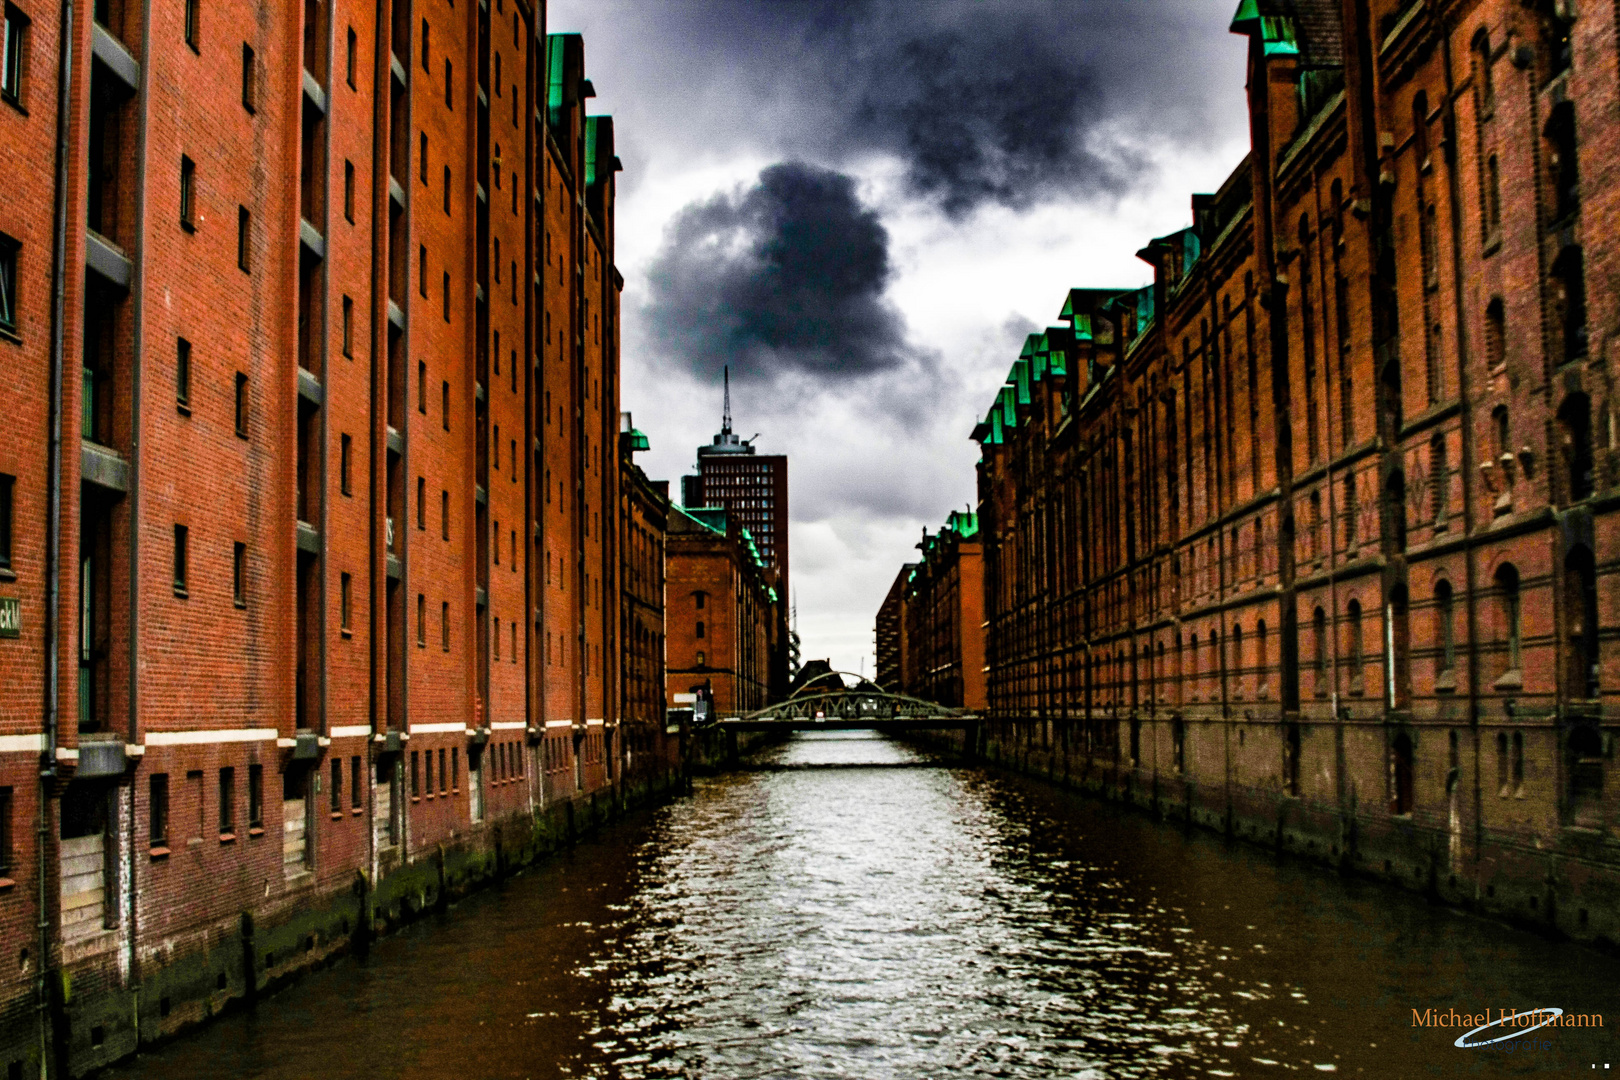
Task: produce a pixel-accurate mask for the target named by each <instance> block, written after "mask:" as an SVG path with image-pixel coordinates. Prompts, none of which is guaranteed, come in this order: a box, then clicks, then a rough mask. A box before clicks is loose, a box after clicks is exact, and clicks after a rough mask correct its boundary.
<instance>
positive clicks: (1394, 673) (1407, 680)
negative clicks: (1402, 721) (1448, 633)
mask: <svg viewBox="0 0 1620 1080" xmlns="http://www.w3.org/2000/svg"><path fill="white" fill-rule="evenodd" d="M1410 606H1411V605H1410V604H1409V603H1408V602H1407V591H1406V586H1405V585H1397V586H1395V588H1394V589H1392V590H1390V594H1389V613H1388V618H1389V642H1388V644H1389V646H1390V648H1391V655H1389V656H1388V657H1386V658H1385V659H1384V666H1385V670H1386V671H1388V673H1389V674H1388V677H1389V680H1390V682H1389V695H1388V696H1389V707H1390V708H1392V709H1404V708H1406V707H1407V706H1409V705H1410V704H1411V703H1412V664H1411V656H1412V649H1411V642H1412V638H1411V628H1410V622H1411V617H1410V615H1409V609H1410Z"/></svg>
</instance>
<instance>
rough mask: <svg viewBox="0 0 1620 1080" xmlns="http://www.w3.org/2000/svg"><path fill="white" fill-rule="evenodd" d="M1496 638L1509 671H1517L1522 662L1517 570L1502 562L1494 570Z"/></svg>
mask: <svg viewBox="0 0 1620 1080" xmlns="http://www.w3.org/2000/svg"><path fill="white" fill-rule="evenodd" d="M1496 597H1497V607H1498V614H1497V624H1498V638H1497V640H1498V641H1499V642H1500V643H1501V645H1502V648H1503V652H1504V653H1505V654H1506V660H1507V668H1506V670H1507V671H1509V672H1518V671H1519V670H1520V669H1521V667H1522V664H1523V659H1522V656H1521V649H1520V644H1521V642H1520V636H1519V630H1520V628H1519V571H1518V570H1517V569H1515V568H1514V567H1513V565H1512V564H1511V563H1503V564H1502V565H1501V566H1500V567H1498V568H1497V571H1496Z"/></svg>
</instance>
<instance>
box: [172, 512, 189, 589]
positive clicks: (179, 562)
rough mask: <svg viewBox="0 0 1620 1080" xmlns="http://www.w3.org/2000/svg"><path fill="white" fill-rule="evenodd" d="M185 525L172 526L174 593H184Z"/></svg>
mask: <svg viewBox="0 0 1620 1080" xmlns="http://www.w3.org/2000/svg"><path fill="white" fill-rule="evenodd" d="M186 531H187V530H186V527H185V526H184V525H176V526H175V527H174V594H175V595H176V596H185V595H186Z"/></svg>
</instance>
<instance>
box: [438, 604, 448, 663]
mask: <svg viewBox="0 0 1620 1080" xmlns="http://www.w3.org/2000/svg"><path fill="white" fill-rule="evenodd" d="M439 648H441V649H443V650H444V651H445V652H449V651H450V603H449V601H445V602H443V603H441V604H440V605H439Z"/></svg>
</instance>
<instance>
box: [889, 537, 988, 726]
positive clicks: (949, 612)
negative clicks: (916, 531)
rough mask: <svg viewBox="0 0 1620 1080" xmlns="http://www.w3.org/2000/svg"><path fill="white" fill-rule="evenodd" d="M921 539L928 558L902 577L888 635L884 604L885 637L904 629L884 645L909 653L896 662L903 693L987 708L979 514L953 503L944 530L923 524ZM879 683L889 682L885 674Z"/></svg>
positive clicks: (956, 706) (980, 709)
mask: <svg viewBox="0 0 1620 1080" xmlns="http://www.w3.org/2000/svg"><path fill="white" fill-rule="evenodd" d="M917 546H918V548H920V549H921V550H922V553H923V558H922V561H921V562H920V563H917V564H915V565H914V566H912V567H910V568H909V569H908V570H907V571H905V572H903V584H901V583H899V582H897V586H898V587H899V589H900V593H899V596H898V603H897V605H896V608H897V610H896V611H895V612H894V615H893V618H894V619H895V620H896V622H895V623H894V624H891V628H890V629H889V630H888V632H887V634H886V633H885V629H884V625H883V622H884V610H880V611H879V619H878V640H879V643H880V644H884V643H885V640H884V639H885V637H886V636H890V635H898V636H899V639H900V640H895V641H893V643H892V644H891V645H889V646H888V648H887V649H885V650H884V651H892V653H893V655H895V656H896V657H897V658H898V657H900V656H902V655H903V656H904V657H905V660H904V661H901V662H900V663H897V664H896V667H897V669H898V670H897V672H896V674H897V682H898V686H897V689H898V690H899V691H900V692H901V693H903V694H906V695H909V696H911V697H916V698H922V699H923V700H925V701H936V702H938V703H939V704H941V705H946V706H949V707H950V708H953V709H967V710H968V711H969V712H975V713H981V714H982V713H983V712H984V711H985V708H986V706H987V705H988V701H987V699H986V695H985V666H984V626H985V624H984V562H983V554H984V551H983V545H982V544H981V543H980V541H979V521H978V516H977V515H975V514H972V513H963V512H962V511H960V510H953V511H951V514H950V517H949V518H947V519H946V522H945V524H944V526H943V527H942V528H941V529H940V530H939V532H937V533H935V534H933V535H932V536H930V535H928V532H927V530H924V531H923V538H922V542H921V543H919V544H918V545H917ZM891 595H892V594H891ZM886 608H887V604H886ZM901 641H903V642H904V645H903V646H902V644H901ZM880 675H881V668H880ZM879 685H880V686H881V685H884V684H883V683H882V681H881V678H880V680H879Z"/></svg>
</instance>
